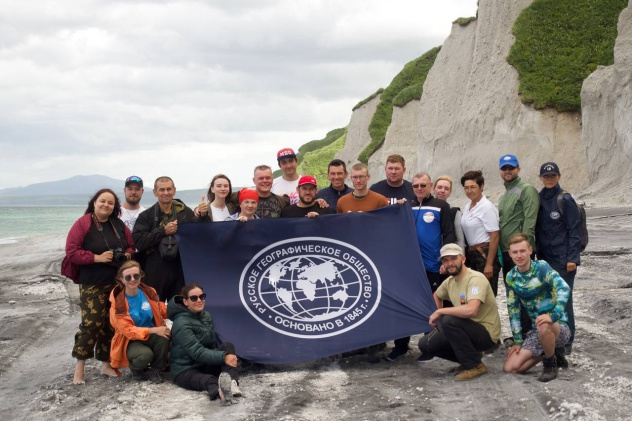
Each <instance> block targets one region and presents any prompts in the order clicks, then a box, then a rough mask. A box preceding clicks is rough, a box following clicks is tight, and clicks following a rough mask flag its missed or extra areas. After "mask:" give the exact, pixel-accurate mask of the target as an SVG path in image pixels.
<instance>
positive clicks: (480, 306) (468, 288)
mask: <svg viewBox="0 0 632 421" xmlns="http://www.w3.org/2000/svg"><path fill="white" fill-rule="evenodd" d="M440 254H441V263H442V265H443V267H444V268H445V271H446V273H447V274H448V275H450V277H449V278H448V279H446V280H445V281H443V283H441V285H440V286H439V288H437V290H436V291H435V292H434V293H433V294H432V297H433V298H434V300H435V303H436V304H437V310H436V311H435V312H434V313H432V314H431V315H430V317H429V319H428V323H430V325H431V326H432V327H435V328H436V330H434V331H432V332H431V333H430V334H428V335H425V336H423V337H422V338H421V339H420V340H419V350H420V351H421V352H422V355H430V356H437V357H439V358H444V359H446V360H450V361H455V362H458V363H459V364H460V365H459V366H458V367H456V368H454V369H452V370H451V371H452V372H455V373H456V376H455V377H454V380H456V381H464V380H472V379H475V378H476V377H479V376H482V375H483V374H485V373H487V367H486V366H485V363H483V362H482V361H481V353H482V352H484V351H486V350H488V349H490V348H493V347H495V346H497V344H498V340H499V339H500V316H499V315H498V307H497V306H496V298H495V297H494V293H493V291H492V288H491V286H490V285H489V282H488V281H487V278H485V275H483V274H482V273H480V272H476V271H474V270H472V269H469V268H467V267H466V266H465V257H464V256H463V250H462V249H461V247H459V246H458V245H457V244H446V245H445V246H443V247H442V248H441V251H440ZM443 300H449V301H450V302H451V303H452V306H453V307H446V308H444V307H443Z"/></svg>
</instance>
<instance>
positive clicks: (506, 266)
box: [503, 251, 535, 339]
mask: <svg viewBox="0 0 632 421" xmlns="http://www.w3.org/2000/svg"><path fill="white" fill-rule="evenodd" d="M533 259H535V253H532V254H531V260H533ZM515 266H516V264H515V263H514V262H513V260H512V259H511V256H509V253H507V252H506V251H503V280H504V281H505V289H507V288H508V287H507V274H508V273H509V271H510V270H511V269H513V268H514V267H515ZM518 305H519V306H520V326H521V328H522V338H523V339H524V338H525V337H526V335H527V332H529V331H530V330H531V317H529V313H527V310H525V309H524V307H523V306H522V305H521V304H520V301H518Z"/></svg>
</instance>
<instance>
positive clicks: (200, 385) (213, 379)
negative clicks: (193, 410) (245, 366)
mask: <svg viewBox="0 0 632 421" xmlns="http://www.w3.org/2000/svg"><path fill="white" fill-rule="evenodd" d="M217 349H219V350H220V351H225V352H226V354H235V347H234V345H233V344H232V343H230V342H224V343H223V344H221V345H220V346H218V347H217ZM221 373H228V375H229V376H230V378H231V379H233V380H236V381H238V380H239V374H238V372H237V368H236V367H231V366H229V365H226V364H222V365H205V366H203V367H201V368H191V369H189V370H186V371H183V372H182V373H180V374H178V377H176V384H177V385H178V386H180V387H181V388H183V389H187V390H196V391H202V390H206V391H207V392H208V397H209V398H210V399H211V400H213V399H217V397H218V396H219V386H218V384H217V381H218V377H219V375H220V374H221Z"/></svg>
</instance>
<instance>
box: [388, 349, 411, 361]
mask: <svg viewBox="0 0 632 421" xmlns="http://www.w3.org/2000/svg"><path fill="white" fill-rule="evenodd" d="M407 352H408V350H407V349H397V348H393V350H392V351H391V353H390V354H388V355H387V356H386V357H384V359H385V360H386V361H395V360H396V359H398V358H399V357H401V356H402V355H406V353H407Z"/></svg>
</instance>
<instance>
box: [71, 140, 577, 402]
mask: <svg viewBox="0 0 632 421" xmlns="http://www.w3.org/2000/svg"><path fill="white" fill-rule="evenodd" d="M277 162H278V165H279V168H280V169H281V170H282V175H281V176H280V177H278V178H276V179H274V178H273V175H272V169H271V168H270V167H269V166H267V165H260V166H257V167H256V168H255V169H254V175H253V183H254V188H253V189H249V188H244V189H242V190H240V191H239V192H233V188H232V185H231V181H230V179H229V178H228V177H227V176H225V175H223V174H218V175H216V176H215V177H213V179H212V180H211V183H210V186H209V189H208V192H207V194H206V196H205V197H202V198H201V200H200V203H199V205H198V206H197V207H196V208H195V209H190V208H189V207H187V206H186V205H185V204H184V203H183V202H182V201H180V200H178V199H176V198H175V195H176V187H175V183H174V182H173V180H172V179H171V178H169V177H166V176H163V177H159V178H157V179H156V180H155V182H154V186H153V194H154V196H155V197H156V198H157V202H156V203H155V204H154V205H153V206H151V207H150V208H148V209H145V208H143V207H142V206H141V205H140V200H141V198H142V195H143V193H144V184H143V181H142V179H141V178H140V177H137V176H132V177H129V178H128V179H127V180H126V181H125V190H124V193H125V201H124V202H123V203H122V205H121V204H120V202H119V199H118V197H117V196H116V194H115V193H114V192H113V191H112V190H109V189H102V190H100V191H99V192H97V193H96V194H95V196H94V197H93V198H92V199H91V200H90V202H89V204H88V208H87V209H86V212H85V215H84V216H83V217H81V218H80V219H79V220H78V221H77V222H76V223H75V224H74V225H73V227H72V228H71V230H70V232H69V234H68V240H67V244H66V259H65V261H64V264H62V269H63V270H64V271H65V272H64V274H66V275H67V276H69V277H73V279H74V280H75V281H76V282H77V283H79V284H80V285H79V289H80V302H81V319H82V320H81V325H80V327H79V331H78V332H77V334H76V335H75V346H74V347H73V353H72V355H73V357H74V358H76V359H77V365H76V369H75V376H74V382H75V383H83V382H84V364H85V360H86V359H88V358H93V357H96V358H97V359H98V360H100V361H102V362H103V365H102V368H101V372H102V374H104V375H108V376H117V375H120V372H119V371H118V369H119V368H122V367H127V366H129V368H130V370H131V372H132V376H133V377H134V378H135V379H138V380H144V379H151V380H154V381H160V379H161V377H160V376H161V373H162V372H163V370H165V367H167V366H168V361H169V360H170V367H169V369H170V371H171V376H172V378H173V379H174V381H175V382H176V384H178V385H180V386H182V387H184V388H187V389H192V390H207V391H208V393H209V397H210V398H211V399H215V398H218V397H219V398H220V399H221V400H222V401H229V400H230V398H231V396H234V395H240V394H241V392H240V391H239V388H238V377H237V370H236V367H237V357H236V354H235V349H234V347H233V346H232V345H231V344H230V343H227V342H224V343H222V344H220V343H219V341H218V340H217V337H216V334H215V331H214V329H213V322H212V317H211V315H210V314H209V313H208V312H207V311H206V310H205V309H204V303H205V297H206V294H205V293H204V292H203V290H202V287H201V286H200V285H197V284H188V285H185V280H184V275H183V270H182V265H181V262H180V256H179V251H178V245H177V241H176V239H175V237H174V234H175V233H176V232H177V230H178V226H179V225H181V224H183V223H204V222H220V221H222V222H223V221H239V222H247V221H250V220H252V219H259V218H279V217H280V218H285V217H307V218H314V217H318V216H319V215H323V214H328V213H348V212H366V211H371V210H374V209H377V208H381V207H384V206H389V205H401V206H411V208H412V211H413V215H414V220H415V230H416V235H417V239H418V243H419V249H420V254H421V257H422V260H423V263H424V266H425V271H426V277H427V279H428V281H429V284H430V288H431V290H432V292H433V296H434V298H435V302H436V304H437V310H436V311H435V312H434V313H433V314H432V316H431V317H430V320H429V322H430V324H431V325H432V326H434V327H436V330H434V331H433V332H431V333H430V334H427V335H425V336H423V337H422V339H421V340H420V341H419V344H418V346H419V349H420V350H421V351H422V354H421V356H420V357H419V359H418V361H420V362H424V361H429V360H431V359H433V358H434V357H435V356H436V357H441V358H447V359H449V360H453V361H456V362H459V364H460V365H459V366H458V367H457V368H456V369H455V371H456V373H455V374H456V376H455V379H456V380H470V379H473V378H476V377H478V376H479V375H481V374H484V373H485V372H486V368H485V366H484V364H483V363H482V361H481V353H482V352H485V351H488V350H490V349H495V348H496V347H497V346H498V344H499V339H500V319H499V316H498V310H497V307H496V300H495V296H496V295H497V292H498V275H499V273H500V269H501V268H502V269H503V275H504V281H505V286H506V291H507V305H508V307H509V315H510V322H511V328H512V334H513V338H512V341H513V344H512V346H511V348H510V350H509V353H508V358H507V361H506V363H505V366H504V369H505V371H507V372H524V371H526V370H528V369H529V368H531V367H532V366H533V365H535V364H536V363H538V362H539V361H540V360H541V359H543V361H544V372H543V374H542V375H541V376H540V377H539V379H540V380H543V381H548V380H551V379H552V378H555V375H556V373H557V368H558V366H564V364H567V362H566V360H565V358H564V354H565V353H566V354H568V353H570V352H571V349H572V348H571V347H572V342H573V338H574V331H575V329H574V320H573V311H572V287H573V281H574V276H575V273H576V268H577V265H579V263H580V261H579V252H580V239H581V227H580V219H579V211H578V208H577V206H576V204H575V202H574V199H573V198H572V196H571V195H570V194H566V193H565V192H564V191H563V190H562V189H561V187H560V186H559V179H560V177H561V174H560V171H559V168H558V167H557V165H556V164H555V163H545V164H543V165H542V167H541V169H540V178H541V180H542V182H543V183H544V187H543V189H542V190H541V191H540V192H539V193H538V192H537V190H536V189H535V188H534V187H533V186H531V185H529V184H527V183H525V182H524V181H523V180H521V179H520V177H519V173H520V169H521V168H520V165H519V163H518V159H517V158H516V157H515V156H514V155H505V156H503V157H501V158H500V162H499V172H500V176H501V178H502V179H503V181H504V183H505V188H506V191H505V193H504V194H503V195H502V196H501V199H500V202H499V205H498V208H496V206H494V204H492V203H491V201H490V200H488V199H487V198H486V197H485V195H484V193H483V191H484V186H485V180H484V177H483V174H482V172H481V171H468V172H466V173H465V174H464V175H463V176H462V177H461V185H462V186H463V188H464V192H465V194H466V195H467V197H468V199H469V201H468V202H467V203H466V205H465V206H464V207H463V209H462V210H461V209H459V208H457V207H451V206H450V205H449V204H448V202H447V200H448V199H449V197H450V195H451V193H452V189H453V181H452V179H451V178H450V177H448V176H441V177H438V178H437V179H436V180H435V181H434V183H433V181H432V177H431V176H430V175H429V174H428V173H425V172H420V173H417V174H415V175H414V176H413V177H412V182H411V181H407V180H404V175H405V173H406V166H405V160H404V158H403V157H402V156H401V155H397V154H394V155H390V156H389V157H388V158H387V161H386V165H385V174H386V179H385V180H383V181H380V182H377V183H375V184H372V185H370V184H369V181H370V178H371V175H370V174H369V170H368V167H367V166H366V165H364V164H360V163H358V164H355V165H353V166H352V167H351V169H350V174H349V173H348V172H347V167H346V164H345V163H344V162H343V161H341V160H339V159H334V160H332V161H331V162H330V163H329V165H328V179H329V181H330V186H329V187H326V188H323V189H320V190H319V189H318V187H317V181H316V179H315V178H314V177H312V176H310V175H302V176H301V175H299V173H298V172H297V166H298V161H297V157H296V154H295V153H294V151H293V150H292V149H290V148H285V149H282V150H280V151H279V152H278V154H277ZM347 178H350V180H351V183H352V185H353V188H351V187H349V186H347V184H346V180H347ZM536 246H537V247H536ZM534 250H537V258H538V260H537V261H536V260H534V259H535V255H536V254H535V251H534ZM132 258H133V259H135V260H132ZM165 301H168V305H167V306H166V308H165V305H164V302H165ZM167 318H168V319H170V320H172V321H173V326H172V327H171V328H168V327H167V324H166V319H167ZM409 342H410V338H409V337H406V338H396V339H395V346H394V348H393V349H392V351H391V352H390V353H389V354H388V355H387V356H385V359H386V360H387V361H393V360H395V359H397V358H399V357H401V356H403V355H405V354H406V353H407V352H408V350H409ZM378 349H379V348H378V346H375V347H370V348H369V361H371V362H377V361H379V358H378V357H377V350H378ZM169 350H170V351H169ZM169 352H170V359H169V358H168V357H167V355H168V353H169Z"/></svg>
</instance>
